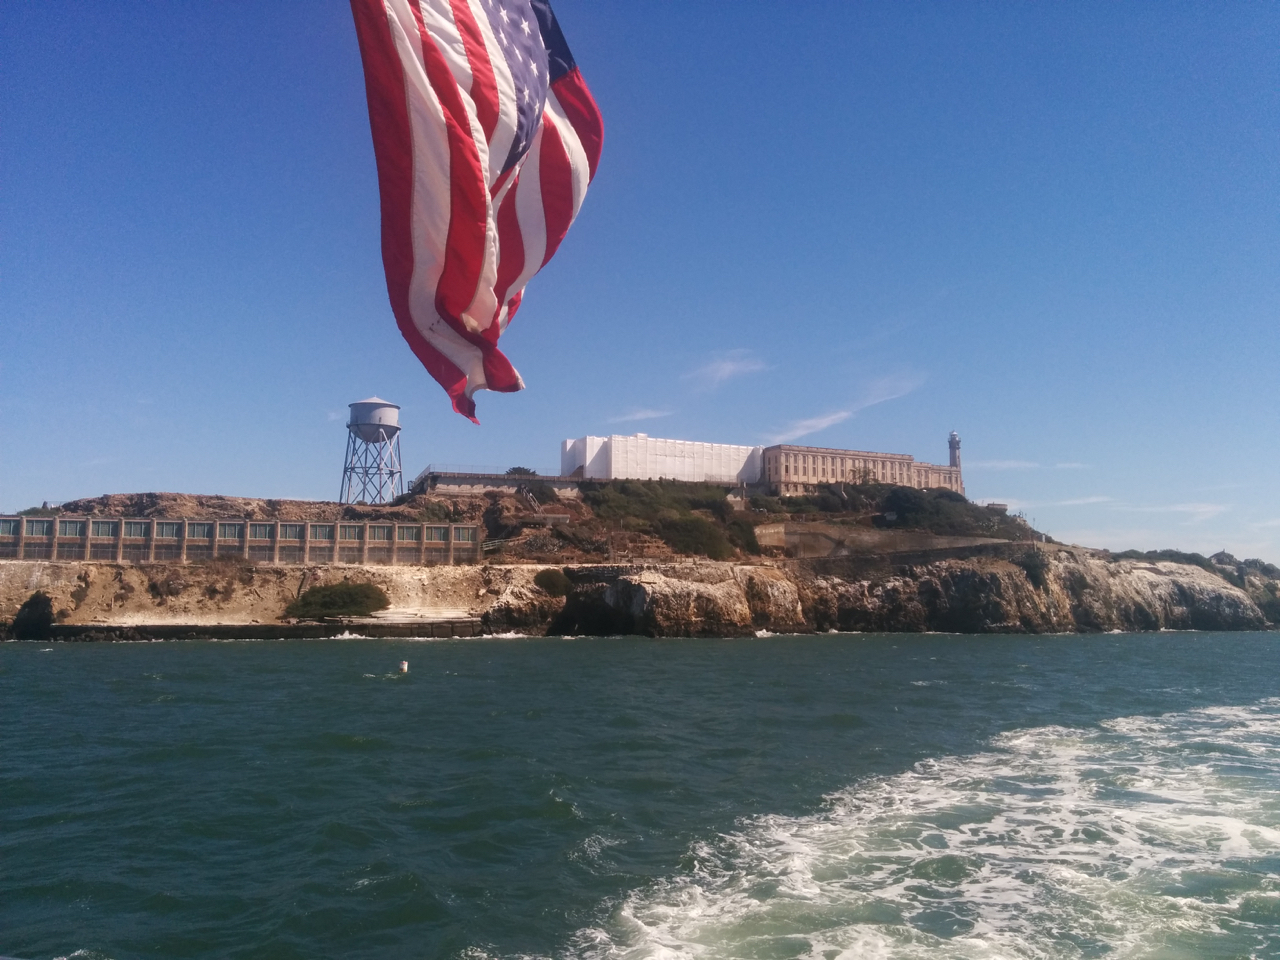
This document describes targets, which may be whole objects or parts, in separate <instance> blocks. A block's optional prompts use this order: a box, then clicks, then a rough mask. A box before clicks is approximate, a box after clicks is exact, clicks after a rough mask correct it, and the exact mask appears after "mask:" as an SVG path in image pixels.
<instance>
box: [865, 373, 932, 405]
mask: <svg viewBox="0 0 1280 960" xmlns="http://www.w3.org/2000/svg"><path fill="white" fill-rule="evenodd" d="M924 381H925V376H924V374H922V373H902V374H893V375H890V376H887V377H879V378H877V379H875V380H872V381H871V382H870V383H868V384H867V385H866V387H865V388H864V389H863V391H862V394H861V396H860V397H859V399H858V402H857V403H855V404H854V405H853V409H852V410H851V411H850V412H851V413H857V412H858V411H859V410H865V409H867V407H874V406H875V405H876V404H878V403H885V402H887V401H889V400H897V399H898V398H899V397H905V396H906V395H907V394H908V393H911V392H912V391H913V390H915V389H916V388H918V387H919V386H920V385H921V384H922V383H924Z"/></svg>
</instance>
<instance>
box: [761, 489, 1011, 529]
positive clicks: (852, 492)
mask: <svg viewBox="0 0 1280 960" xmlns="http://www.w3.org/2000/svg"><path fill="white" fill-rule="evenodd" d="M751 505H752V507H754V508H755V509H757V510H763V511H766V512H768V513H774V514H779V513H780V514H788V515H792V516H796V517H798V518H800V519H805V518H810V519H815V520H816V519H819V518H820V517H821V518H822V519H843V520H847V521H853V522H865V523H870V524H872V525H874V526H877V527H884V528H889V529H895V530H919V531H923V532H925V533H932V534H935V535H937V536H944V537H995V538H997V539H1002V540H1026V539H1028V538H1029V537H1031V536H1032V534H1033V531H1032V530H1031V528H1030V527H1029V526H1028V525H1027V523H1026V521H1025V520H1023V519H1022V518H1021V517H1017V516H1009V514H1007V513H1005V512H1004V511H1003V510H998V509H995V508H993V507H983V506H979V505H978V504H976V503H970V502H969V501H968V500H966V499H965V498H964V497H963V496H962V495H961V494H959V493H956V492H954V491H952V490H944V489H941V488H935V489H931V490H917V489H916V488H914V487H899V486H895V485H893V484H887V483H856V484H855V483H833V484H828V485H827V486H825V487H820V488H818V490H817V491H816V492H814V493H812V494H810V495H808V496H804V497H753V498H752V500H751ZM823 515H825V516H823Z"/></svg>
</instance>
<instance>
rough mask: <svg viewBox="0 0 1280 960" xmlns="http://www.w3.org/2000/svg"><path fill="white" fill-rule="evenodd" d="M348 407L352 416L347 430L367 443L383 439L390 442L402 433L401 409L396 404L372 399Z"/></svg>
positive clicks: (359, 401) (375, 398)
mask: <svg viewBox="0 0 1280 960" xmlns="http://www.w3.org/2000/svg"><path fill="white" fill-rule="evenodd" d="M348 406H350V407H351V416H350V418H349V419H348V421H347V429H348V430H350V431H351V432H352V433H354V434H355V435H356V436H357V437H359V438H360V439H361V440H363V441H364V442H365V443H377V442H378V441H379V440H381V439H382V438H383V437H386V439H388V440H390V439H391V438H392V437H394V436H395V435H396V434H397V433H399V432H400V407H399V406H397V405H396V404H394V403H387V401H385V400H379V399H378V398H377V397H370V398H369V399H368V400H357V401H356V402H355V403H352V404H348Z"/></svg>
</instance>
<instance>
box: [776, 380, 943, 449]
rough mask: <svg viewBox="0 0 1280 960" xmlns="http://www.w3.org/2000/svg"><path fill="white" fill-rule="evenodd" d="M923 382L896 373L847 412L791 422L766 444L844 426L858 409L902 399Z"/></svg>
mask: <svg viewBox="0 0 1280 960" xmlns="http://www.w3.org/2000/svg"><path fill="white" fill-rule="evenodd" d="M924 380H925V378H924V376H923V375H922V374H896V375H892V376H887V377H879V378H877V379H875V380H872V381H871V382H870V383H868V384H867V385H866V386H865V387H864V388H863V390H862V392H861V393H860V394H859V395H858V400H857V401H856V402H855V403H853V404H852V405H851V406H850V407H849V408H848V409H847V410H836V411H834V412H832V413H825V414H823V415H822V416H818V417H808V418H806V419H804V420H795V421H793V422H792V423H791V424H789V425H788V426H786V427H784V428H783V429H782V430H781V431H779V432H778V433H775V434H773V435H772V436H770V437H769V438H768V440H769V442H770V443H789V442H790V441H792V440H799V439H800V438H801V437H807V436H808V435H809V434H811V433H817V432H818V431H819V430H825V429H827V427H834V426H835V425H836V424H837V423H844V421H846V420H848V419H849V418H850V417H852V416H853V415H854V414H856V413H858V412H859V411H861V410H866V409H867V408H868V407H874V406H875V405H876V404H879V403H887V402H888V401H890V400H896V399H898V398H899V397H905V396H906V395H907V394H908V393H910V392H911V391H913V390H915V389H916V388H917V387H919V386H920V384H922V383H924Z"/></svg>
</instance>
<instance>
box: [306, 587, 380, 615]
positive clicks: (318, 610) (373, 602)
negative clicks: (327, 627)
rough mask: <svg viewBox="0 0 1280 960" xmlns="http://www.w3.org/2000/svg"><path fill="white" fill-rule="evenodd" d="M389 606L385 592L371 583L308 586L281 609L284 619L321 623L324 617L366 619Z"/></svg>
mask: <svg viewBox="0 0 1280 960" xmlns="http://www.w3.org/2000/svg"><path fill="white" fill-rule="evenodd" d="M390 605H391V601H390V600H389V599H388V598H387V594H386V592H385V591H384V590H383V589H382V588H381V587H379V586H378V585H377V584H373V583H349V582H343V583H330V584H326V585H325V586H322V587H312V588H311V589H310V590H308V591H307V592H306V593H304V594H303V595H302V596H300V597H299V598H298V599H297V600H295V601H293V603H291V604H289V606H288V607H287V608H286V609H285V611H284V613H285V616H286V617H296V618H298V619H299V620H323V619H324V618H326V617H367V616H369V614H371V613H373V612H374V611H375V610H385V609H386V608H387V607H388V606H390Z"/></svg>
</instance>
